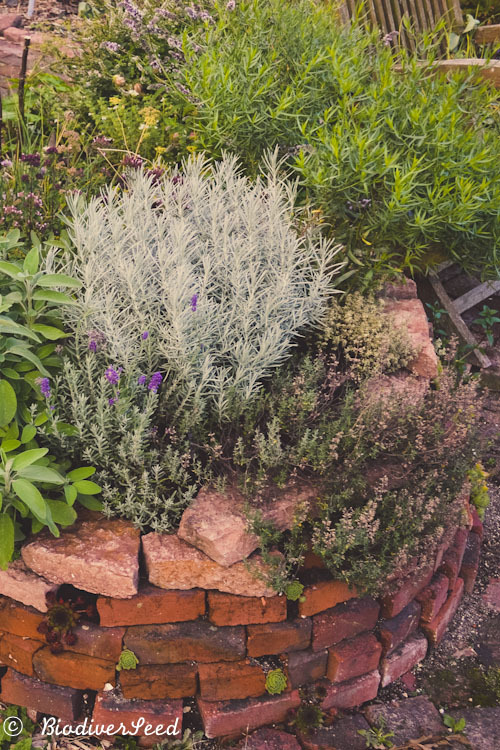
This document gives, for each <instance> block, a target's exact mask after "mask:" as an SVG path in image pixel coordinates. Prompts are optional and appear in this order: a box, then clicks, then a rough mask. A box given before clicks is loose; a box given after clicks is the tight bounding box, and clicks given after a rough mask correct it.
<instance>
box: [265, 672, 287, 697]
mask: <svg viewBox="0 0 500 750" xmlns="http://www.w3.org/2000/svg"><path fill="white" fill-rule="evenodd" d="M286 683H287V680H286V675H285V674H284V673H283V672H282V670H281V669H272V670H271V671H270V672H268V673H267V676H266V690H267V692H268V693H270V694H271V695H279V693H282V692H283V690H284V689H285V688H286Z"/></svg>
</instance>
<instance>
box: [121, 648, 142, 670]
mask: <svg viewBox="0 0 500 750" xmlns="http://www.w3.org/2000/svg"><path fill="white" fill-rule="evenodd" d="M138 664H139V659H138V658H137V656H136V655H135V654H134V652H133V651H131V650H130V649H128V648H124V649H123V651H122V652H121V654H120V658H119V660H118V664H117V665H116V668H117V670H118V671H119V672H120V671H121V670H122V669H135V668H136V667H137V665H138Z"/></svg>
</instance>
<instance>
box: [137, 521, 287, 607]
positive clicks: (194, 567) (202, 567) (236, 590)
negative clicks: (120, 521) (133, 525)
mask: <svg viewBox="0 0 500 750" xmlns="http://www.w3.org/2000/svg"><path fill="white" fill-rule="evenodd" d="M142 548H143V550H144V558H145V561H146V569H147V572H148V577H149V581H150V582H151V583H152V584H154V585H155V586H159V587H160V588H163V589H193V588H198V587H199V588H204V589H217V590H218V591H226V592H227V593H228V594H240V595H241V596H275V595H276V592H275V591H273V589H271V588H270V587H269V586H267V585H266V584H265V582H264V581H261V580H259V578H257V577H256V576H255V575H253V572H252V571H251V570H248V569H247V567H246V565H245V563H243V562H237V563H234V565H231V566H229V567H224V566H223V565H219V564H218V563H216V562H214V561H213V560H212V559H210V557H208V556H207V555H205V554H204V553H203V552H200V550H198V549H196V548H195V547H191V546H190V545H189V544H187V543H186V542H184V541H182V539H179V537H178V536H177V535H176V534H157V533H156V532H151V533H150V534H146V536H143V537H142ZM249 562H250V564H251V567H252V568H255V569H256V570H257V571H259V572H260V573H261V574H263V575H265V574H266V572H267V569H266V566H265V564H264V562H263V561H262V558H261V556H260V555H258V554H257V553H255V554H253V555H252V556H251V558H250V559H249Z"/></svg>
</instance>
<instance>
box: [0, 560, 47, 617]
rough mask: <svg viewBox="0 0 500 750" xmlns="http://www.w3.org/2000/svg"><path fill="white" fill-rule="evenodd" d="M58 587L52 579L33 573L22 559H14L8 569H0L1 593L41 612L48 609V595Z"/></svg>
mask: <svg viewBox="0 0 500 750" xmlns="http://www.w3.org/2000/svg"><path fill="white" fill-rule="evenodd" d="M57 588H58V587H57V585H55V584H54V583H52V582H51V581H47V579H46V578H43V577H41V576H39V575H36V574H35V573H33V571H32V570H30V569H29V568H27V567H26V565H25V564H24V562H23V561H22V560H14V562H11V563H10V565H9V567H8V568H7V570H0V594H3V596H8V597H10V599H15V600H16V601H17V602H21V603H22V604H25V605H26V606H27V607H34V608H35V609H37V610H38V611H39V612H46V611H47V602H46V596H47V594H48V593H50V592H55V591H57Z"/></svg>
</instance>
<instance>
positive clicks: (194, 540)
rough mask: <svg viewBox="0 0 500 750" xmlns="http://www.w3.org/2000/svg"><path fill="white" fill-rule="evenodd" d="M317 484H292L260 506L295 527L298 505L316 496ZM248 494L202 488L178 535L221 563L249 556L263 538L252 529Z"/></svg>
mask: <svg viewBox="0 0 500 750" xmlns="http://www.w3.org/2000/svg"><path fill="white" fill-rule="evenodd" d="M317 496H318V490H317V489H315V488H314V487H311V486H308V485H305V486H298V485H297V486H296V485H293V484H290V485H288V486H287V487H286V488H285V489H283V490H278V489H277V490H276V492H275V497H273V498H269V499H267V500H266V502H265V504H264V505H263V506H262V508H259V510H260V512H261V513H262V516H263V518H264V519H265V520H266V521H268V522H270V523H272V524H273V525H274V526H276V528H278V529H280V530H281V531H284V530H285V529H289V528H291V526H292V524H293V519H294V516H295V513H296V511H297V508H299V507H301V506H303V505H304V504H309V503H310V502H311V501H312V500H316V498H317ZM244 508H245V498H244V497H243V495H242V494H241V492H239V490H238V489H236V488H235V487H230V488H229V489H227V490H226V491H225V492H222V493H221V492H217V491H216V490H214V489H211V488H204V489H202V490H200V492H199V493H198V495H197V496H196V498H195V499H194V501H193V502H192V504H191V505H190V507H189V508H187V509H186V510H185V511H184V513H183V515H182V519H181V522H180V525H179V530H178V536H179V538H180V539H182V540H183V541H185V542H188V543H189V544H191V545H193V547H196V548H197V549H199V550H201V551H202V552H204V553H205V554H206V555H208V556H209V557H210V558H211V559H212V560H215V562H217V563H219V565H224V566H226V567H227V566H229V565H233V564H234V563H236V562H239V561H240V560H244V559H245V558H247V557H248V556H249V555H250V554H251V553H252V552H253V551H254V550H256V549H257V547H258V546H259V538H258V537H257V536H256V535H255V534H251V533H250V532H249V531H248V519H247V517H246V516H245V512H244Z"/></svg>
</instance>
